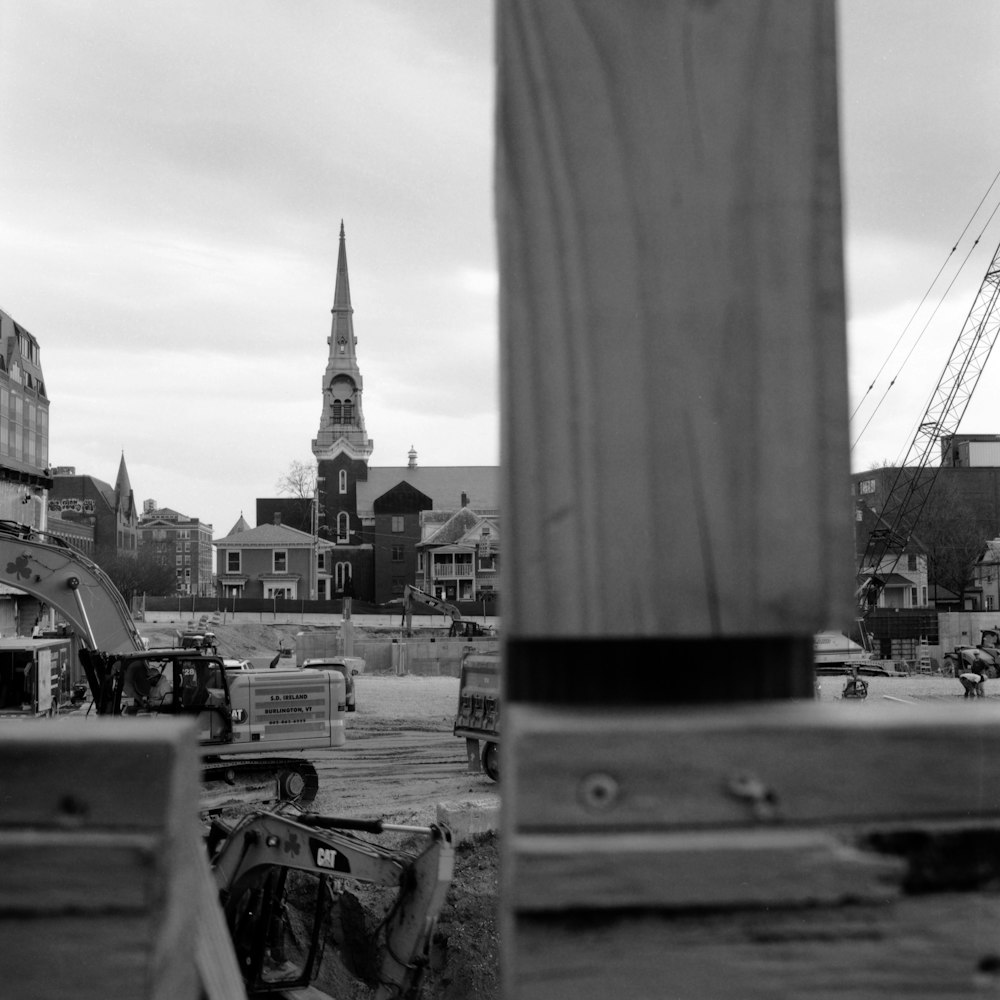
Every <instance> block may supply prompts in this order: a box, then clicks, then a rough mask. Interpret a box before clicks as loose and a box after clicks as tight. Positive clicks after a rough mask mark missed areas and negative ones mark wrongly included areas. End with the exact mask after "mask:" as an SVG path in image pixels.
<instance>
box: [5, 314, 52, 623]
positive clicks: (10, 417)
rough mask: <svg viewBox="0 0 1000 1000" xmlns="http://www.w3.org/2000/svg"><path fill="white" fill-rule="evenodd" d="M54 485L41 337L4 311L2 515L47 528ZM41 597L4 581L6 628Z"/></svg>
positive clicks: (34, 610)
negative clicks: (33, 333)
mask: <svg viewBox="0 0 1000 1000" xmlns="http://www.w3.org/2000/svg"><path fill="white" fill-rule="evenodd" d="M51 486H52V474H51V471H50V469H49V399H48V395H47V393H46V391H45V379H44V377H43V375H42V363H41V356H40V351H39V347H38V341H37V340H36V339H35V338H34V337H33V336H32V335H31V334H30V333H29V332H28V331H27V330H26V329H25V328H24V327H23V326H22V325H21V324H20V323H18V322H17V321H16V320H14V319H13V317H11V316H10V315H8V314H7V313H5V312H3V311H2V310H0V519H3V520H8V521H16V522H17V523H19V524H28V525H30V526H31V527H33V528H41V529H44V528H46V526H47V522H48V511H47V504H46V501H47V498H48V491H49V488H50V487H51ZM37 609H38V602H37V601H35V599H34V598H31V597H28V595H27V594H23V593H21V592H20V591H18V590H15V589H14V588H13V587H9V586H7V585H0V631H2V632H4V633H6V634H10V633H11V632H19V633H20V632H23V631H24V626H25V620H26V619H29V618H33V617H34V616H35V614H36V613H37Z"/></svg>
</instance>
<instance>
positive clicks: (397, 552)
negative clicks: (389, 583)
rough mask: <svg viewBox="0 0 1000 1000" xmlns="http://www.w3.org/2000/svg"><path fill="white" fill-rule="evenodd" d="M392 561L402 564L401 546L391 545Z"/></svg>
mask: <svg viewBox="0 0 1000 1000" xmlns="http://www.w3.org/2000/svg"><path fill="white" fill-rule="evenodd" d="M392 561H393V562H402V561H403V546H402V545H393V547H392Z"/></svg>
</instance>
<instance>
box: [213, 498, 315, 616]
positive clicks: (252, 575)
mask: <svg viewBox="0 0 1000 1000" xmlns="http://www.w3.org/2000/svg"><path fill="white" fill-rule="evenodd" d="M332 548H333V546H332V545H331V544H330V543H329V542H327V541H324V540H322V539H317V538H315V537H314V536H313V535H311V534H309V533H308V532H305V531H299V529H298V528H291V527H289V526H288V525H287V524H282V523H281V515H280V514H278V515H275V519H274V521H273V522H272V523H271V524H261V525H258V526H257V527H256V528H251V527H250V525H249V524H248V523H247V521H246V519H245V518H244V517H243V515H242V514H241V515H240V519H239V520H238V521H237V522H236V524H234V525H233V527H232V530H231V531H230V532H229V534H228V535H226V536H225V537H224V538H219V539H216V541H215V551H216V558H217V563H216V577H217V580H218V586H219V593H220V594H221V596H223V597H257V598H267V599H270V598H284V599H287V600H311V599H313V597H314V596H315V594H316V592H317V590H319V589H320V583H321V582H322V584H323V586H324V587H325V588H326V589H328V588H329V574H328V573H326V574H325V575H324V573H323V569H322V567H323V565H324V564H325V559H323V558H320V557H325V556H326V555H327V554H328V553H329V551H330V550H331V549H332Z"/></svg>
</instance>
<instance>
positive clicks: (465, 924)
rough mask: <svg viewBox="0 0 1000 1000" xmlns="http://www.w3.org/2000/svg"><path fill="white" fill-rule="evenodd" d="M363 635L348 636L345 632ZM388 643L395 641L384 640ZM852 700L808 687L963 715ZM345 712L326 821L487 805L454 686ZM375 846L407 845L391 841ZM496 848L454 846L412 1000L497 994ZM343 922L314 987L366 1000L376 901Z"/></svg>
mask: <svg viewBox="0 0 1000 1000" xmlns="http://www.w3.org/2000/svg"><path fill="white" fill-rule="evenodd" d="M186 624H187V623H185V622H163V623H157V624H152V623H150V624H145V623H144V624H142V625H141V626H140V629H141V631H142V633H143V634H144V635H145V636H146V637H147V638H148V639H149V640H150V645H154V646H156V645H173V644H174V643H175V641H176V637H177V632H178V629H179V628H180V629H182V628H183V627H184V625H186ZM211 628H212V630H213V631H214V632H215V634H216V637H217V639H218V642H219V651H220V653H222V654H223V655H225V656H232V657H238V658H245V659H251V660H253V661H255V662H256V663H258V664H261V663H265V664H266V662H267V661H269V659H270V658H271V657H273V656H274V654H275V652H276V651H277V650H278V649H279V648H280V647H281V646H284V647H285V648H290V647H292V646H293V645H294V639H295V634H296V633H297V632H299V631H301V630H302V625H301V624H299V623H286V624H274V625H270V624H267V625H265V624H255V623H241V624H229V625H225V624H213V625H212V626H211ZM390 631H391V630H389V629H375V630H372V632H371V633H368V632H366V631H365V630H364V629H357V630H356V635H357V636H359V637H363V638H370V637H372V636H373V635H378V634H380V633H386V634H387V635H388V634H389V633H390ZM395 634H396V635H398V632H396V633H395ZM865 679H866V681H867V682H868V697H867V698H866V699H865V700H864V701H858V700H846V699H843V698H842V691H843V687H844V681H845V678H844V677H841V676H824V677H821V678H819V687H818V698H819V700H821V701H824V702H838V703H840V704H841V705H842V706H843V710H844V711H851V712H862V713H865V714H870V715H879V716H882V715H883V714H885V713H892V712H896V711H899V710H900V707H901V706H903V705H905V704H906V703H911V702H926V701H932V702H937V703H941V702H946V703H953V704H954V705H955V710H956V711H967V710H969V708H968V707H967V706H966V705H964V704H960V703H961V702H963V689H962V687H961V684H960V683H959V681H958V680H956V679H955V678H953V677H942V676H939V675H918V676H910V677H905V676H904V677H868V678H865ZM356 683H357V711H356V712H354V713H350V714H349V715H348V719H347V745H346V746H345V747H343V748H340V749H337V750H330V751H326V752H324V753H323V754H320V755H314V756H312V757H311V759H312V760H313V762H314V764H315V765H316V767H317V770H318V772H319V776H320V789H319V792H318V794H317V798H316V801H315V803H314V807H315V809H316V810H317V811H320V812H323V813H326V814H329V815H342V816H352V817H373V818H381V819H383V820H386V821H389V822H396V823H405V824H414V825H420V824H428V823H432V822H434V821H435V820H436V818H437V807H438V804H439V803H442V802H456V801H461V800H464V799H469V800H475V801H477V802H481V801H484V800H485V801H487V802H488V801H490V800H493V801H496V800H497V799H498V798H499V793H500V788H499V786H498V785H496V784H494V783H493V782H492V781H490V780H489V779H488V778H487V777H486V776H485V775H482V774H479V775H476V774H469V773H468V772H467V770H466V760H465V747H464V742H463V741H462V740H460V739H457V738H456V737H455V736H454V735H453V734H452V724H453V722H454V716H455V709H456V705H457V698H458V679H457V678H454V677H432V676H408V675H407V676H395V675H386V674H382V675H377V674H367V673H366V674H363V675H361V676H359V677H358V678H356ZM985 696H986V698H987V699H990V698H993V697H1000V680H995V681H987V682H986V686H985ZM394 836H395V839H394V840H393V839H391V838H383V839H382V840H381V842H383V843H386V842H388V843H390V844H391V845H392V846H393V847H401V848H404V849H408V848H412V847H414V846H415V845H414V843H413V841H412V840H411V841H407V840H406V839H405V838H404V837H403V836H402V835H399V834H397V835H394ZM498 872H499V851H498V840H497V836H496V834H495V833H485V834H482V835H479V836H477V837H474V838H472V839H470V840H468V841H466V842H464V843H462V844H461V846H460V847H459V849H458V852H457V862H456V868H455V877H454V881H453V882H452V886H451V889H450V891H449V895H448V901H447V904H446V906H445V910H444V913H443V914H442V918H441V920H440V923H439V927H438V933H437V937H436V941H435V949H434V955H433V956H432V966H431V968H430V970H429V973H428V977H427V980H426V982H425V987H424V993H423V996H424V1000H494V998H498V997H499V996H500V987H499V974H498V968H499V940H498V933H497V919H496V917H497V912H496V908H497V885H498ZM353 898H354V899H356V902H357V912H356V914H355V924H356V927H357V928H358V929H364V930H366V931H368V932H370V933H369V934H368V935H367V936H366V937H365V936H363V935H360V934H359V935H358V940H357V942H356V943H355V945H354V946H353V948H352V953H351V955H350V956H348V957H347V966H346V967H345V965H344V963H342V962H336V961H328V962H325V963H324V967H323V970H322V972H321V975H320V978H319V979H318V980H317V982H316V986H317V987H318V988H320V989H322V990H323V991H324V992H327V993H329V994H330V995H333V996H337V997H340V998H343V1000H367V998H369V997H370V996H371V994H372V981H373V980H372V977H373V970H374V962H375V952H374V950H372V949H371V948H370V945H369V944H367V943H363V941H362V938H364V940H365V941H368V942H370V941H371V940H372V934H373V933H374V930H375V928H376V926H377V924H378V921H379V919H380V918H381V915H382V914H383V913H384V911H385V908H386V906H387V905H388V902H389V899H390V895H389V894H387V893H383V892H379V891H374V890H368V891H364V890H361V889H359V890H358V892H357V893H356V894H354V897H353Z"/></svg>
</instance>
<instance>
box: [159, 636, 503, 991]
mask: <svg viewBox="0 0 1000 1000" xmlns="http://www.w3.org/2000/svg"><path fill="white" fill-rule="evenodd" d="M211 628H212V631H213V632H214V633H215V635H216V639H217V640H218V644H219V653H220V654H221V655H223V656H227V657H235V658H243V659H255V658H256V659H259V658H263V657H270V656H273V655H274V653H275V651H276V650H277V649H278V648H279V643H282V644H283V645H284V646H285V647H292V646H293V645H294V639H295V633H296V632H299V631H301V630H302V626H300V625H280V624H279V625H255V624H239V625H218V626H215V625H213V626H212V627H211ZM178 629H181V630H183V625H182V624H181V623H178V624H171V623H164V624H157V625H152V624H141V625H140V631H141V632H142V634H143V636H144V637H145V638H147V639H148V640H149V643H150V645H151V646H170V645H175V644H176V641H177V631H178ZM356 634H357V633H356ZM355 683H356V691H357V711H355V712H352V713H350V714H349V715H348V716H347V721H346V727H347V746H345V747H343V748H340V749H337V750H330V751H326V752H324V753H323V754H320V755H316V756H315V757H311V758H310V759H311V760H312V762H313V764H314V765H315V767H316V769H317V771H318V773H319V779H320V788H319V792H318V793H317V796H316V799H315V801H314V802H313V803H312V806H311V808H312V809H313V810H315V811H316V812H319V813H323V814H324V815H328V816H349V817H355V818H366V819H381V820H383V821H384V822H390V823H399V824H407V825H428V824H430V823H433V822H435V821H436V819H437V804H438V803H439V802H449V801H455V800H456V799H461V798H464V797H470V796H471V797H474V798H477V799H478V798H482V797H487V798H488V797H496V796H497V795H498V793H499V789H498V787H497V785H495V784H494V783H493V782H492V781H490V780H489V778H487V777H486V776H485V775H474V774H468V773H467V771H466V761H465V747H464V743H463V741H461V740H459V739H457V738H456V737H455V736H454V735H453V733H452V726H453V723H454V717H455V709H456V707H457V701H458V679H457V678H455V677H416V676H404V677H396V676H392V675H369V674H362V675H360V676H359V677H357V678H356V679H355ZM373 839H374V840H376V842H377V843H379V844H383V845H385V846H388V847H392V848H393V849H398V850H405V851H409V852H416V851H417V850H419V849H420V841H419V839H417V838H414V837H412V836H410V835H403V834H387V835H384V836H382V837H378V838H373ZM498 871H499V850H498V842H497V838H496V836H495V835H494V834H490V833H487V834H483V835H481V836H479V837H477V838H475V839H474V840H473V841H471V842H469V843H463V844H460V845H459V847H458V849H457V851H456V859H455V872H454V877H453V880H452V884H451V887H450V889H449V892H448V897H447V901H446V904H445V908H444V910H443V912H442V914H441V917H440V919H439V921H438V926H437V931H436V934H435V939H434V948H433V952H432V955H431V965H430V968H429V969H428V971H427V973H426V975H425V979H424V985H423V992H422V997H423V1000H496V998H498V997H499V996H500V989H499V977H498V963H499V940H498V936H497V921H496V905H497V879H498ZM394 897H395V893H394V892H392V893H390V892H386V891H380V890H376V889H366V888H362V887H358V888H357V889H356V891H353V890H352V891H351V892H350V894H349V896H348V900H349V901H350V902H351V903H352V904H354V903H356V905H357V910H356V911H355V912H354V913H353V916H352V918H351V926H352V927H356V926H358V925H364V927H365V928H366V929H367V931H368V935H367V936H368V938H369V940H372V939H374V938H375V937H376V933H375V932H376V929H377V925H378V922H379V920H380V919H381V918H382V916H383V915H384V913H385V911H386V910H387V908H388V906H389V905H390V904H391V902H392V899H393V898H394ZM376 960H377V955H376V953H375V951H374V950H372V949H370V948H369V947H368V946H367V945H357V944H356V945H355V946H354V949H353V952H352V956H350V957H348V958H347V959H346V961H342V960H339V957H338V956H337V954H336V951H335V950H334V949H331V950H330V951H328V953H327V958H326V960H325V961H324V963H323V967H322V968H321V970H320V974H319V976H318V977H317V979H316V981H315V984H314V985H315V986H316V987H317V988H318V989H320V990H322V991H323V992H325V993H328V994H329V995H331V996H335V997H337V998H338V1000H368V998H370V997H371V996H372V995H373V992H374V990H373V985H374V983H373V976H374V969H375V967H376Z"/></svg>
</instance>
